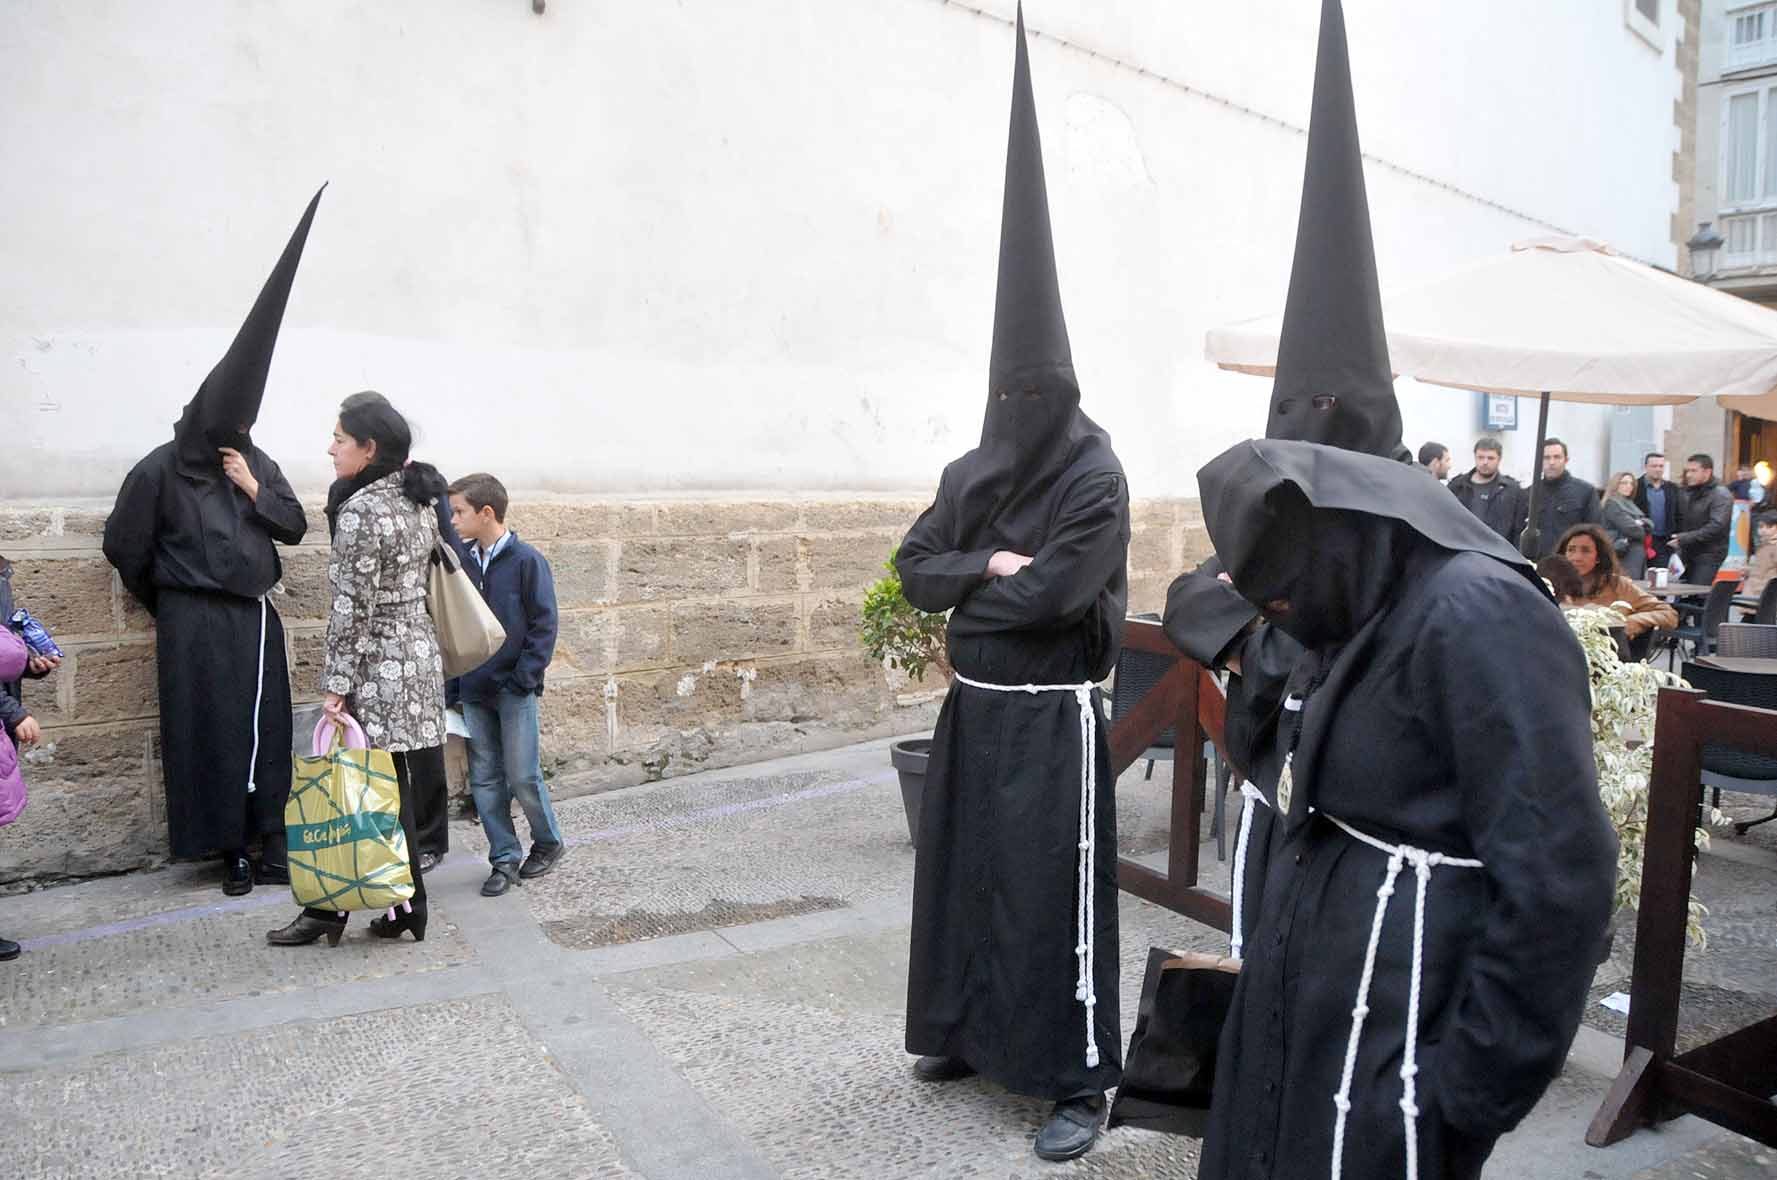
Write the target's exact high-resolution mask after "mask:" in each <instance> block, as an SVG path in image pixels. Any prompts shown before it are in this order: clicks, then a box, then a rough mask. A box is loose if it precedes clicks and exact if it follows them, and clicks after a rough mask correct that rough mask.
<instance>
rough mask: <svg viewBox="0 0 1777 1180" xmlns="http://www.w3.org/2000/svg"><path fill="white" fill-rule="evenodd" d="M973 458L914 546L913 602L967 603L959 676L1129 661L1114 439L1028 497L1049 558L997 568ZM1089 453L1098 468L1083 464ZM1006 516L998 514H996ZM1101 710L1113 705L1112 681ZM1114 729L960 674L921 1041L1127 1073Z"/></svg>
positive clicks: (927, 939)
mask: <svg viewBox="0 0 1777 1180" xmlns="http://www.w3.org/2000/svg"><path fill="white" fill-rule="evenodd" d="M969 464H970V459H969V458H968V457H965V458H964V459H963V460H960V461H959V462H958V463H955V464H952V465H951V466H950V467H949V468H947V469H946V470H945V473H944V478H943V480H942V481H941V483H940V485H939V489H938V497H937V500H936V501H935V502H934V503H933V505H932V506H931V507H930V508H929V509H927V510H926V512H925V513H924V514H923V515H922V516H921V517H920V518H919V520H918V521H917V522H916V523H915V524H914V526H913V528H912V530H911V531H910V532H909V533H908V534H907V538H906V540H905V541H903V542H902V544H901V548H900V551H899V554H898V557H897V560H896V564H897V568H898V569H899V571H900V575H901V579H902V584H903V587H904V590H905V593H906V595H907V599H908V601H910V602H912V603H913V604H914V605H915V606H918V607H920V608H921V609H922V610H928V611H942V610H947V609H952V608H954V610H953V613H952V615H951V618H950V624H949V652H950V659H951V662H952V664H953V665H954V666H955V668H956V670H957V672H958V673H959V674H961V675H963V676H966V677H969V678H970V679H973V680H979V681H982V682H985V683H989V684H1001V685H1022V684H1081V683H1084V682H1086V681H1096V680H1101V679H1103V678H1104V677H1105V676H1106V675H1107V674H1108V673H1109V672H1110V670H1111V667H1112V666H1113V665H1114V663H1115V661H1116V656H1117V651H1118V648H1119V646H1120V645H1121V642H1122V631H1123V620H1124V614H1125V610H1126V605H1127V596H1128V590H1127V576H1126V555H1127V551H1128V544H1129V533H1130V526H1129V501H1128V492H1127V489H1126V488H1125V485H1124V482H1123V478H1122V475H1121V472H1120V470H1118V469H1115V468H1114V467H1113V466H1112V465H1113V464H1114V458H1113V457H1111V456H1110V455H1109V450H1108V445H1107V446H1106V447H1105V448H1104V450H1103V452H1102V453H1099V454H1098V455H1097V457H1096V458H1089V459H1088V460H1087V461H1086V462H1085V463H1084V464H1082V465H1076V467H1075V468H1072V469H1070V470H1069V471H1068V472H1066V473H1064V474H1063V476H1062V477H1061V478H1059V479H1052V480H1049V481H1048V482H1047V483H1046V485H1044V486H1042V487H1041V490H1040V491H1034V490H1033V494H1030V495H1027V496H1025V497H1022V499H1021V512H1020V519H1021V520H1022V522H1023V523H1022V524H1021V525H1020V526H1019V527H1020V528H1022V529H1025V530H1028V535H1029V537H1030V539H1031V541H1032V542H1034V544H1033V545H1032V548H1031V549H1028V550H1026V551H1025V552H1027V553H1030V554H1031V555H1032V556H1033V557H1034V559H1035V560H1034V561H1033V562H1032V563H1031V565H1030V566H1028V567H1026V568H1025V569H1024V570H1022V571H1020V572H1019V573H1018V574H1016V575H1013V576H1012V577H1005V578H991V579H990V578H988V577H987V576H986V570H987V563H988V559H989V558H990V557H991V556H992V555H993V551H994V549H996V548H999V547H1001V546H999V545H998V544H995V543H993V542H992V541H991V540H986V541H985V547H979V548H965V546H967V545H970V544H971V542H976V541H977V538H978V537H979V536H980V534H979V533H975V534H973V535H971V533H970V531H969V530H968V527H967V526H966V524H965V523H964V522H963V521H962V520H961V519H960V518H959V513H958V510H957V507H956V499H955V496H956V491H955V489H956V487H957V485H958V483H959V481H961V479H962V477H963V474H964V473H966V472H967V471H968V469H969ZM1080 466H1084V470H1083V471H1082V470H1080V469H1079V467H1080ZM989 531H992V530H989ZM1091 700H1092V707H1093V708H1094V709H1095V710H1098V711H1099V712H1098V715H1099V716H1100V717H1102V716H1103V711H1102V702H1101V701H1100V698H1099V695H1098V693H1097V690H1096V689H1095V690H1093V692H1092V694H1091ZM1082 755H1085V756H1089V757H1091V758H1092V759H1093V760H1094V763H1095V767H1096V775H1097V804H1096V815H1095V825H1094V828H1093V832H1094V838H1093V859H1092V881H1093V888H1094V890H1095V897H1094V904H1093V907H1092V918H1091V921H1092V928H1093V931H1094V954H1093V964H1092V966H1093V970H1092V991H1093V994H1094V997H1095V1006H1094V1007H1093V1009H1092V1012H1093V1030H1094V1034H1095V1037H1096V1041H1097V1046H1098V1052H1099V1062H1098V1064H1097V1066H1096V1067H1088V1065H1087V1063H1086V1011H1085V1008H1084V1007H1083V1005H1082V1004H1081V1002H1080V1001H1079V1000H1078V999H1077V998H1076V991H1075V984H1076V978H1077V974H1078V960H1077V959H1076V957H1075V947H1076V943H1077V941H1078V938H1079V931H1078V904H1079V901H1078V886H1079V876H1078V862H1079V855H1080V854H1079V850H1078V844H1079V842H1080V834H1081V833H1080V818H1079V814H1080V802H1081V781H1080V771H1081V758H1082ZM1114 787H1115V780H1114V779H1113V778H1112V776H1111V771H1110V747H1109V744H1108V743H1107V741H1106V727H1105V725H1104V724H1102V723H1101V724H1100V725H1099V726H1098V729H1097V735H1096V741H1095V742H1094V743H1093V748H1092V749H1091V750H1090V751H1082V749H1081V741H1080V708H1079V704H1078V702H1077V700H1076V698H1075V697H1074V696H1073V695H1072V694H1068V693H1042V694H1034V695H1033V694H1023V693H1019V694H1011V693H999V692H991V691H987V690H983V689H977V688H972V687H969V686H966V685H962V684H953V685H952V686H951V689H950V693H949V695H948V696H947V697H946V698H945V701H944V706H943V711H942V712H941V713H940V714H939V718H938V728H937V732H936V734H935V735H934V738H933V745H932V755H931V761H930V763H929V765H928V768H927V771H926V783H925V797H924V804H923V814H922V818H921V823H920V832H919V843H918V848H919V853H918V862H917V866H916V869H915V874H914V896H913V932H912V953H911V964H910V967H909V971H908V984H907V1049H908V1051H909V1052H912V1053H921V1054H942V1055H946V1056H953V1057H960V1058H962V1059H964V1060H966V1061H967V1062H968V1063H969V1064H970V1065H972V1066H974V1067H975V1068H976V1069H977V1070H979V1071H980V1072H981V1073H982V1074H983V1075H985V1076H986V1077H988V1078H990V1079H992V1080H993V1081H995V1082H998V1083H999V1084H1001V1085H1003V1086H1005V1087H1006V1088H1007V1089H1009V1090H1012V1091H1015V1092H1017V1093H1021V1094H1028V1095H1032V1096H1035V1097H1041V1098H1048V1099H1055V1100H1060V1099H1064V1098H1070V1097H1075V1096H1081V1095H1088V1094H1098V1093H1102V1092H1103V1091H1104V1090H1105V1089H1107V1088H1108V1087H1111V1086H1114V1085H1116V1084H1117V1081H1118V1079H1119V1077H1120V1075H1121V1061H1122V1054H1121V1028H1120V1016H1119V1009H1118V1001H1117V974H1118V957H1117V870H1116V866H1117V840H1116V836H1117V823H1116V806H1115V790H1114Z"/></svg>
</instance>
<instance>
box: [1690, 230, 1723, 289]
mask: <svg viewBox="0 0 1777 1180" xmlns="http://www.w3.org/2000/svg"><path fill="white" fill-rule="evenodd" d="M1721 246H1722V238H1721V235H1720V234H1718V233H1716V232H1715V229H1714V228H1713V227H1712V226H1711V225H1710V223H1709V222H1707V221H1704V222H1700V223H1699V224H1698V226H1697V232H1696V234H1694V235H1693V236H1692V237H1691V240H1690V241H1688V242H1686V243H1685V244H1684V248H1685V249H1686V250H1689V251H1690V253H1691V277H1692V278H1694V279H1696V280H1697V281H1698V282H1699V283H1707V282H1708V281H1709V280H1710V279H1712V278H1714V277H1715V260H1716V257H1717V256H1718V255H1719V254H1720V253H1721Z"/></svg>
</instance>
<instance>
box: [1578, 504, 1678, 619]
mask: <svg viewBox="0 0 1777 1180" xmlns="http://www.w3.org/2000/svg"><path fill="white" fill-rule="evenodd" d="M1555 552H1557V553H1559V554H1561V555H1562V556H1563V557H1565V558H1567V560H1568V561H1569V562H1571V563H1572V564H1573V568H1574V572H1575V573H1577V574H1579V576H1580V593H1579V594H1578V595H1576V596H1575V597H1574V598H1573V600H1572V601H1571V602H1568V603H1564V604H1563V605H1567V606H1609V607H1615V608H1616V609H1617V610H1618V611H1620V612H1621V613H1622V615H1623V624H1624V628H1625V630H1626V631H1627V632H1628V636H1629V638H1630V639H1631V640H1633V639H1635V638H1637V637H1639V636H1641V635H1643V634H1645V633H1646V632H1648V631H1652V630H1654V629H1656V628H1661V627H1676V626H1678V612H1677V611H1676V610H1674V609H1673V608H1672V605H1671V604H1670V603H1666V602H1661V601H1660V600H1659V599H1658V598H1655V597H1654V596H1653V595H1652V594H1649V593H1648V592H1647V591H1646V590H1643V589H1642V588H1641V587H1640V586H1637V585H1636V584H1635V583H1634V582H1632V581H1630V580H1629V579H1628V578H1625V577H1624V576H1623V575H1622V574H1621V573H1619V572H1618V571H1617V559H1616V555H1615V553H1613V552H1612V550H1611V543H1610V538H1609V537H1607V536H1606V535H1605V533H1604V530H1603V529H1602V528H1600V527H1599V526H1597V525H1595V524H1576V525H1574V526H1573V527H1572V528H1570V529H1568V530H1567V531H1566V532H1565V533H1562V534H1561V540H1560V543H1559V544H1557V545H1556V546H1555Z"/></svg>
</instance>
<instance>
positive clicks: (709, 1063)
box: [607, 896, 1222, 1180]
mask: <svg viewBox="0 0 1777 1180" xmlns="http://www.w3.org/2000/svg"><path fill="white" fill-rule="evenodd" d="M1121 915H1122V923H1123V938H1122V955H1121V959H1122V967H1123V970H1122V976H1123V987H1122V989H1121V991H1122V1002H1123V1019H1124V1031H1125V1033H1127V1031H1128V1030H1129V1028H1131V1027H1132V1026H1133V1023H1134V1019H1135V1009H1136V1005H1137V1003H1138V1001H1139V998H1140V989H1141V973H1142V971H1143V969H1144V968H1145V966H1146V962H1147V948H1148V947H1149V945H1150V944H1158V945H1164V946H1169V947H1173V948H1175V949H1194V948H1202V949H1208V948H1211V947H1216V946H1219V945H1220V944H1221V942H1222V938H1221V936H1219V935H1217V934H1215V933H1214V932H1212V931H1208V930H1206V929H1205V928H1203V927H1201V926H1198V925H1197V924H1195V923H1192V922H1188V921H1186V920H1185V919H1183V918H1180V917H1178V916H1177V915H1174V914H1170V913H1168V912H1166V911H1164V910H1161V909H1159V908H1158V907H1155V906H1152V905H1149V904H1147V903H1146V902H1142V901H1138V900H1136V899H1134V898H1130V897H1127V896H1125V897H1124V898H1123V899H1122V907H1121ZM907 940H908V930H907V927H906V925H905V924H902V925H901V926H899V927H898V928H896V929H893V930H886V931H882V932H880V933H877V934H872V935H863V936H857V937H848V938H838V939H832V940H828V941H823V942H815V943H806V944H802V945H798V946H793V947H787V948H783V949H781V950H776V951H768V952H761V953H756V954H750V955H744V956H740V957H736V958H730V959H723V960H720V961H712V962H705V963H696V964H686V965H681V966H673V967H663V968H658V969H652V970H647V971H639V972H634V973H631V974H628V975H623V976H617V977H615V978H613V979H611V980H609V981H608V983H607V986H608V987H609V988H610V990H611V994H612V998H613V1000H614V1001H615V1002H616V1004H617V1005H618V1007H619V1009H620V1010H622V1011H623V1012H624V1013H625V1014H626V1015H628V1016H629V1017H630V1018H631V1019H632V1020H634V1021H635V1022H636V1023H637V1024H638V1025H640V1026H641V1027H642V1028H644V1029H645V1030H647V1032H648V1034H649V1036H650V1038H651V1039H653V1040H654V1042H655V1043H656V1044H658V1045H659V1046H660V1047H661V1049H662V1050H663V1051H664V1052H665V1053H666V1054H667V1056H668V1057H669V1058H670V1059H671V1060H672V1061H673V1062H674V1064H675V1065H676V1066H677V1067H678V1068H679V1069H680V1070H681V1072H683V1073H684V1074H685V1076H686V1077H687V1078H688V1079H690V1080H691V1081H692V1082H693V1084H695V1085H697V1086H698V1088H699V1089H700V1090H701V1091H702V1092H703V1093H704V1094H705V1095H706V1096H707V1097H708V1098H709V1100H710V1101H711V1103H712V1104H714V1105H715V1106H716V1107H717V1108H718V1109H719V1110H721V1111H722V1112H723V1113H724V1114H725V1115H727V1116H728V1118H729V1119H730V1120H732V1121H736V1122H738V1123H740V1124H741V1125H743V1126H748V1127H749V1129H750V1130H751V1133H752V1137H753V1140H754V1142H755V1143H757V1144H758V1145H759V1147H760V1149H761V1151H762V1152H763V1153H764V1154H765V1155H766V1157H767V1158H769V1159H770V1160H771V1161H772V1163H773V1164H775V1165H776V1166H777V1167H778V1168H779V1170H780V1171H781V1172H782V1174H783V1175H784V1176H785V1177H786V1178H790V1177H809V1178H811V1180H812V1178H814V1177H835V1178H838V1177H854V1176H855V1177H860V1178H862V1177H872V1178H874V1177H886V1176H897V1177H898V1176H909V1177H918V1176H931V1177H938V1176H972V1175H991V1176H1004V1177H1013V1178H1022V1177H1027V1176H1028V1177H1039V1176H1053V1175H1079V1176H1101V1177H1121V1176H1154V1177H1169V1176H1177V1177H1190V1176H1194V1175H1195V1174H1196V1163H1195V1161H1196V1158H1197V1156H1196V1150H1197V1145H1196V1143H1195V1141H1192V1140H1188V1139H1181V1138H1177V1137H1174V1136H1165V1135H1158V1134H1154V1133H1151V1132H1146V1131H1134V1130H1130V1129H1127V1128H1119V1129H1118V1130H1116V1131H1114V1132H1109V1133H1107V1134H1106V1135H1105V1136H1104V1138H1103V1139H1102V1140H1101V1141H1100V1146H1099V1147H1098V1148H1097V1149H1095V1150H1094V1152H1093V1153H1092V1155H1090V1156H1088V1157H1087V1158H1086V1159H1085V1160H1083V1161H1080V1162H1078V1163H1075V1164H1070V1165H1065V1166H1063V1167H1061V1168H1059V1169H1057V1167H1056V1166H1055V1165H1050V1164H1044V1163H1042V1162H1041V1161H1039V1160H1037V1159H1036V1157H1035V1156H1034V1155H1032V1154H1031V1151H1030V1138H1031V1136H1032V1135H1034V1134H1035V1132H1036V1128H1037V1127H1038V1126H1039V1125H1041V1123H1042V1120H1043V1118H1044V1117H1045V1116H1046V1115H1047V1113H1048V1104H1047V1103H1043V1102H1037V1101H1032V1100H1029V1099H1024V1098H1019V1097H1016V1096H1012V1095H1008V1094H1006V1093H1005V1092H1004V1091H1002V1090H999V1089H998V1088H997V1087H995V1086H993V1085H991V1084H989V1083H986V1082H983V1081H980V1080H979V1079H972V1080H970V1081H967V1082H961V1083H957V1084H955V1085H952V1086H945V1087H933V1086H925V1085H921V1084H920V1083H918V1082H917V1081H915V1080H914V1079H913V1077H912V1075H911V1073H910V1072H909V1070H910V1067H911V1064H912V1062H911V1059H910V1058H909V1057H908V1055H907V1053H906V1052H905V1050H904V1048H903V1036H902V1034H903V1031H904V1007H905V1003H906V987H907V946H908V942H907ZM693 997H697V998H696V999H693ZM765 1108H770V1109H772V1110H774V1111H775V1112H776V1115H775V1116H774V1117H773V1118H771V1119H768V1120H761V1119H758V1118H757V1117H756V1114H754V1113H752V1112H756V1111H758V1110H760V1109H765Z"/></svg>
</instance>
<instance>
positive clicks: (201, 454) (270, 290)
mask: <svg viewBox="0 0 1777 1180" xmlns="http://www.w3.org/2000/svg"><path fill="white" fill-rule="evenodd" d="M326 188H327V186H326V185H322V186H321V188H320V189H319V190H317V191H316V193H315V195H314V197H313V198H311V199H310V200H309V203H308V208H307V209H305V210H303V214H302V219H301V220H300V221H298V222H297V223H296V230H295V232H293V233H292V234H291V235H290V240H289V242H287V243H286V244H285V246H284V252H283V254H281V255H280V256H279V257H278V262H277V265H276V266H274V267H273V268H272V272H271V275H270V277H268V278H267V279H266V280H265V286H264V287H263V288H261V289H260V292H259V298H258V299H256V300H254V301H253V308H252V310H251V311H249V312H248V313H247V318H246V320H244V321H243V322H242V323H241V326H240V329H239V330H238V331H237V332H236V333H235V338H234V341H233V343H231V344H230V345H229V346H228V351H227V352H226V353H224V354H223V355H222V359H221V360H219V361H217V362H216V366H215V368H213V369H211V370H210V374H209V376H207V377H205V378H204V381H203V384H202V385H199V386H198V389H197V393H196V394H195V395H193V397H192V399H191V401H189V402H187V403H186V406H185V412H184V414H183V415H182V416H181V417H180V419H179V422H178V424H177V425H176V426H175V427H174V428H173V438H174V440H175V442H176V449H177V452H178V460H179V467H180V470H181V471H183V472H185V473H187V474H188V475H192V476H211V475H213V476H217V477H220V475H221V470H222V469H221V460H220V459H218V458H217V456H216V451H217V449H218V448H219V447H233V448H234V449H235V450H237V451H240V452H241V453H242V454H246V453H247V452H248V450H249V449H250V448H251V447H252V445H253V440H252V438H251V436H250V435H249V433H248V431H249V430H250V429H251V427H252V425H253V423H255V422H256V421H258V420H259V404H260V402H261V401H262V400H264V398H265V381H266V377H267V375H268V374H269V373H270V371H271V358H272V351H273V349H275V348H276V347H277V343H278V329H279V328H280V327H282V326H283V323H284V306H285V304H286V303H288V302H289V299H290V286H291V284H292V283H294V282H295V281H296V268H297V266H298V264H299V263H301V261H302V250H303V247H304V246H305V245H306V244H307V243H308V235H309V226H310V225H311V224H312V223H313V222H314V220H315V209H316V207H317V206H318V205H320V203H321V193H322V192H324V191H326Z"/></svg>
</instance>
